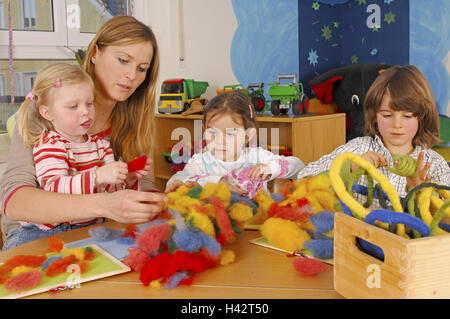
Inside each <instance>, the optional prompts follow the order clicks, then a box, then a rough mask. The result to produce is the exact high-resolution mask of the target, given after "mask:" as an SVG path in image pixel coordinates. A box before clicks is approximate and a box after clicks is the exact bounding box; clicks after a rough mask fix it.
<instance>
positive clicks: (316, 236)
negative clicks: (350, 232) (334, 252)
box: [306, 230, 333, 240]
mask: <svg viewBox="0 0 450 319" xmlns="http://www.w3.org/2000/svg"><path fill="white" fill-rule="evenodd" d="M306 232H307V233H308V234H309V236H311V238H312V239H326V240H333V238H332V237H328V236H327V235H324V234H322V233H319V232H318V231H311V230H307V231H306Z"/></svg>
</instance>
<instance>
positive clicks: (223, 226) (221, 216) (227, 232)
mask: <svg viewBox="0 0 450 319" xmlns="http://www.w3.org/2000/svg"><path fill="white" fill-rule="evenodd" d="M210 200H211V203H212V204H213V205H214V207H215V209H216V220H217V225H218V226H219V229H220V233H221V234H223V236H224V238H225V241H226V242H227V241H229V240H230V239H232V238H233V236H234V231H233V228H232V227H231V223H230V219H229V218H228V214H227V211H226V210H225V206H224V205H223V203H222V201H221V200H220V199H218V198H217V197H215V196H211V197H210Z"/></svg>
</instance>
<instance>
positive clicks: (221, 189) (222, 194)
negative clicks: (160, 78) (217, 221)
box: [214, 183, 231, 208]
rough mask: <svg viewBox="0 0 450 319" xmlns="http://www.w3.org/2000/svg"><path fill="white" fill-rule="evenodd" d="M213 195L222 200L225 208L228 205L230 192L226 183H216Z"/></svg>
mask: <svg viewBox="0 0 450 319" xmlns="http://www.w3.org/2000/svg"><path fill="white" fill-rule="evenodd" d="M214 195H215V196H216V197H217V198H218V199H220V200H221V201H222V203H223V205H224V206H225V208H227V207H228V206H229V205H230V198H231V192H230V189H229V188H228V186H227V184H225V183H219V184H218V185H217V188H216V191H215V192H214Z"/></svg>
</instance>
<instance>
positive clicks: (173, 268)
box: [163, 250, 190, 279]
mask: <svg viewBox="0 0 450 319" xmlns="http://www.w3.org/2000/svg"><path fill="white" fill-rule="evenodd" d="M189 257H190V254H189V253H187V252H185V251H182V250H177V251H176V252H175V253H174V254H173V255H172V258H171V259H170V264H168V265H167V266H166V267H165V269H164V274H163V276H164V279H167V278H169V277H170V276H172V275H173V274H174V273H176V272H177V271H179V270H180V269H181V265H183V264H184V263H185V262H186V260H188V259H189Z"/></svg>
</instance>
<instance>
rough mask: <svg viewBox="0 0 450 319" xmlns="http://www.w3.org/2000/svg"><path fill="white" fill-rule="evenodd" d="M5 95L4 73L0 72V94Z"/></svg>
mask: <svg viewBox="0 0 450 319" xmlns="http://www.w3.org/2000/svg"><path fill="white" fill-rule="evenodd" d="M4 95H6V81H5V73H0V96H4Z"/></svg>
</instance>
